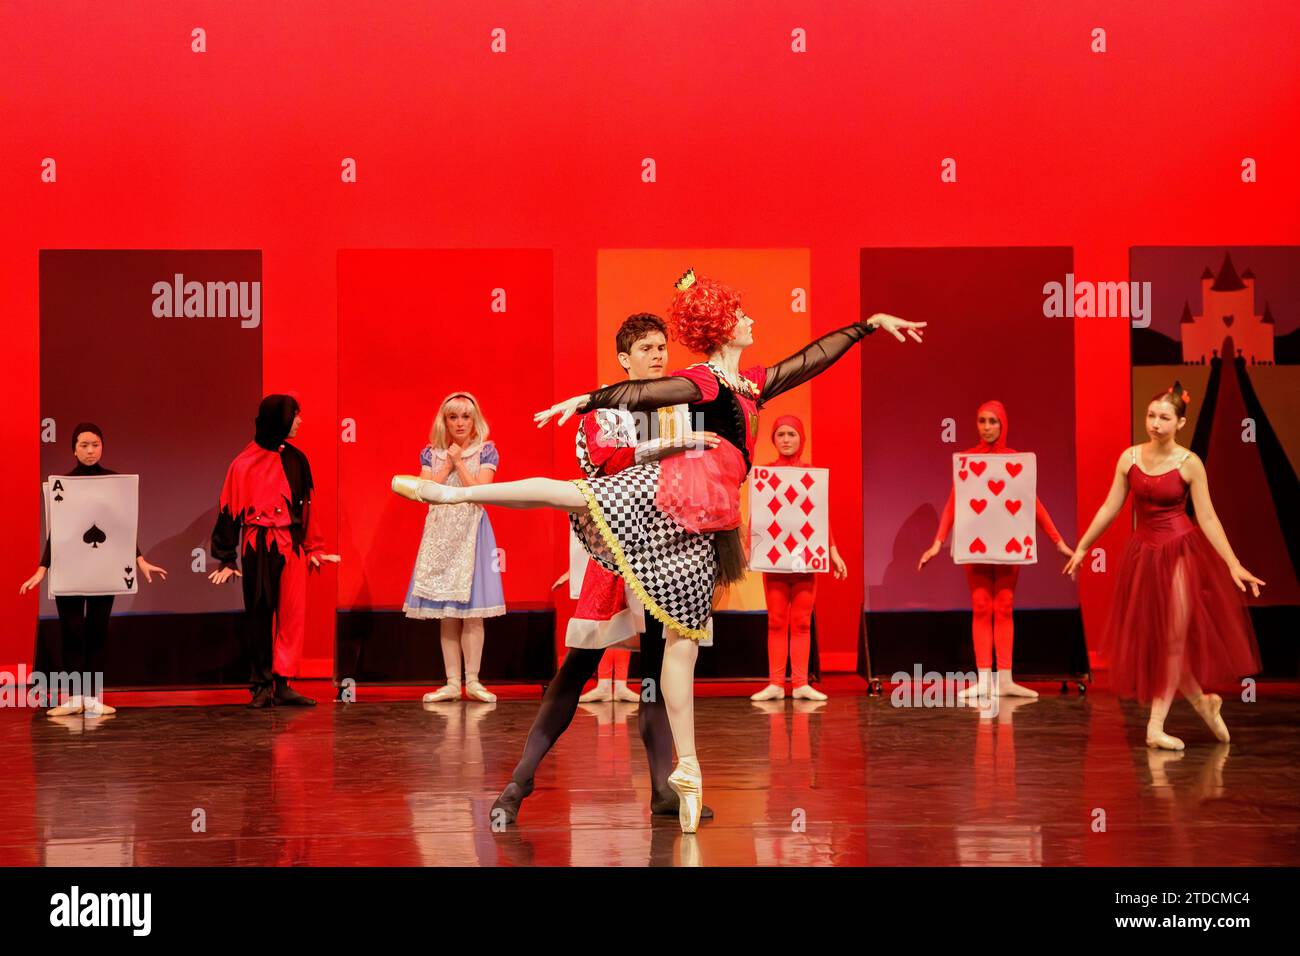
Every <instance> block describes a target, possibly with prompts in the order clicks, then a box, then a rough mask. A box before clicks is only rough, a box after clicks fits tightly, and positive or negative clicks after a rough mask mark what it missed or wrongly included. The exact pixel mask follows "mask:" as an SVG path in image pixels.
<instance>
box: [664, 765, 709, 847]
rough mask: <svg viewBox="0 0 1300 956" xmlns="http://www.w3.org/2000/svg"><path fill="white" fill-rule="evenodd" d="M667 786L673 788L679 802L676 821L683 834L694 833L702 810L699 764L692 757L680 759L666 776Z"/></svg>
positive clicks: (702, 791) (697, 827)
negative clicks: (675, 767)
mask: <svg viewBox="0 0 1300 956" xmlns="http://www.w3.org/2000/svg"><path fill="white" fill-rule="evenodd" d="M668 786H670V787H672V788H673V793H675V794H677V799H678V801H680V802H679V804H678V808H677V820H678V822H679V823H680V824H681V825H682V832H683V833H694V832H695V831H696V830H698V829H699V826H700V814H701V812H702V811H703V808H704V781H703V779H702V778H701V777H700V762H699V761H698V760H696V759H695V758H694V757H682V758H681V759H679V760H678V761H677V769H676V770H674V771H673V772H672V773H671V774H669V775H668Z"/></svg>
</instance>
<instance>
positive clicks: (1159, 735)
mask: <svg viewBox="0 0 1300 956" xmlns="http://www.w3.org/2000/svg"><path fill="white" fill-rule="evenodd" d="M1147 746H1148V747H1151V748H1153V749H1155V750H1182V749H1183V747H1184V744H1183V742H1182V741H1181V740H1179V739H1178V738H1177V737H1173V736H1170V735H1169V734H1167V733H1165V732H1164V731H1163V730H1161V731H1157V732H1155V733H1153V732H1152V731H1151V728H1150V727H1148V728H1147Z"/></svg>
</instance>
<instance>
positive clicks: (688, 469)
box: [570, 322, 874, 641]
mask: <svg viewBox="0 0 1300 956" xmlns="http://www.w3.org/2000/svg"><path fill="white" fill-rule="evenodd" d="M872 331H874V328H873V327H871V326H868V325H866V324H865V323H862V322H858V323H855V324H853V325H850V326H847V327H845V328H843V329H839V330H837V331H835V332H831V333H829V334H827V335H824V336H822V337H821V338H819V339H817V340H816V341H814V342H812V343H811V344H809V345H807V346H805V347H804V348H803V349H801V350H800V351H799V352H797V353H795V354H794V355H792V356H790V357H789V358H787V359H785V360H783V361H781V362H779V363H778V364H776V365H775V366H771V367H767V368H765V367H763V366H761V365H758V366H754V367H752V368H748V369H743V370H742V371H741V373H740V377H739V379H738V380H737V381H734V382H733V381H729V380H728V378H727V376H726V375H725V374H724V372H723V371H722V370H721V369H719V368H717V367H715V366H712V365H709V364H700V365H693V366H691V367H690V368H687V369H683V370H681V371H678V372H674V373H673V374H672V375H669V376H667V377H665V378H661V379H645V380H639V381H638V380H634V381H628V382H622V383H619V384H617V385H609V386H606V387H605V388H601V389H597V390H596V391H594V392H592V393H591V394H590V395H589V396H588V399H587V402H586V405H585V406H584V407H585V409H587V410H594V409H598V408H621V409H625V410H627V411H631V412H638V411H641V412H649V411H652V410H654V409H657V408H661V407H663V406H666V405H681V404H685V405H687V406H688V408H687V413H688V415H689V420H690V421H691V422H692V427H693V428H694V430H696V431H712V432H716V433H717V434H718V435H719V436H721V438H722V441H721V442H720V443H719V444H718V446H717V447H716V448H712V449H708V450H705V451H697V452H694V453H692V454H689V455H676V456H672V457H669V458H665V459H664V460H663V461H662V462H651V463H647V464H644V465H634V466H633V467H631V468H627V469H625V470H624V471H621V472H619V473H617V474H613V475H604V476H601V477H597V478H588V479H580V480H578V481H577V482H576V484H577V486H578V488H579V490H581V492H582V494H583V496H584V497H585V498H586V499H587V511H586V512H584V513H579V514H572V515H570V522H571V525H572V527H573V530H574V533H575V534H576V535H577V536H578V539H579V540H580V541H581V542H582V544H583V547H585V548H586V549H587V551H588V552H589V553H590V554H591V556H592V557H593V558H595V560H596V561H597V562H598V563H599V564H601V565H602V566H604V567H605V568H607V569H608V570H610V571H613V572H617V573H619V574H621V575H622V577H623V579H624V581H626V582H627V584H628V586H629V587H630V588H631V589H632V591H633V593H635V594H636V596H637V597H638V598H639V599H640V600H641V603H642V604H643V605H644V606H645V609H646V610H647V611H649V612H650V614H652V615H653V616H654V617H655V618H656V619H657V620H659V621H661V622H662V623H663V625H664V626H665V627H667V628H671V629H672V630H674V631H676V632H677V633H679V634H681V635H683V636H685V637H688V638H691V639H693V640H697V641H699V640H703V639H705V638H707V637H708V634H709V632H708V629H707V628H706V623H707V622H708V619H709V616H710V614H711V612H712V606H713V592H714V588H715V587H716V586H717V585H718V584H729V583H731V582H732V581H735V580H738V579H739V578H740V577H741V576H742V575H743V574H744V569H745V561H744V552H743V548H742V546H741V543H740V541H741V536H740V534H739V528H740V486H741V484H742V483H743V482H744V480H745V477H746V475H747V474H748V473H749V468H750V465H751V464H752V462H753V452H754V444H755V441H756V440H757V438H758V413H759V409H760V408H761V407H762V406H763V404H764V403H766V402H767V401H770V400H771V399H773V398H775V397H776V396H777V395H780V394H782V393H783V392H786V391H788V390H790V389H792V388H794V387H796V386H798V385H801V384H803V383H804V382H806V381H808V380H809V379H811V378H813V377H814V376H815V375H818V374H819V373H821V372H823V371H825V370H826V369H827V368H829V367H830V366H831V365H832V364H833V363H834V362H835V361H836V360H837V359H838V358H840V356H842V355H843V354H844V353H845V352H847V351H848V350H849V348H850V347H852V346H853V344H854V343H855V342H857V341H859V340H860V339H861V338H862V337H863V336H865V335H868V334H870V333H871V332H872Z"/></svg>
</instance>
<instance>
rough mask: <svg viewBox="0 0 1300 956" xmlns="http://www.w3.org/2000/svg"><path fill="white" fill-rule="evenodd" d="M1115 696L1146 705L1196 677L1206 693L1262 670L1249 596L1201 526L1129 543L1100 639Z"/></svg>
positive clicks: (1133, 540)
mask: <svg viewBox="0 0 1300 956" xmlns="http://www.w3.org/2000/svg"><path fill="white" fill-rule="evenodd" d="M1102 652H1103V654H1104V655H1105V657H1106V659H1107V660H1108V661H1109V662H1110V676H1111V681H1112V684H1113V686H1114V688H1115V692H1116V693H1117V694H1120V695H1121V696H1124V697H1137V698H1138V699H1139V700H1141V701H1143V702H1148V701H1150V700H1152V699H1153V698H1157V697H1163V696H1164V695H1165V693H1166V692H1167V691H1168V690H1169V688H1170V687H1171V686H1173V687H1177V685H1178V682H1179V681H1180V680H1181V677H1182V675H1183V674H1185V673H1187V674H1190V675H1191V676H1192V677H1193V678H1195V679H1196V682H1197V683H1199V684H1200V685H1201V686H1203V687H1216V686H1218V687H1223V686H1225V685H1229V684H1235V683H1237V682H1238V681H1240V679H1241V678H1242V677H1245V676H1247V675H1249V674H1256V673H1258V672H1259V670H1260V663H1259V648H1258V646H1257V645H1256V643H1255V631H1254V628H1253V627H1252V626H1251V623H1250V615H1249V614H1248V613H1247V611H1246V600H1245V596H1244V595H1243V594H1242V593H1241V591H1239V590H1238V589H1237V586H1236V584H1234V583H1233V581H1232V576H1231V575H1229V574H1228V568H1227V566H1226V565H1225V564H1224V563H1223V559H1222V558H1220V557H1219V555H1218V554H1217V553H1216V552H1215V550H1214V548H1213V547H1212V546H1211V545H1210V542H1209V540H1208V539H1207V538H1206V537H1205V534H1204V533H1203V532H1202V531H1201V529H1200V528H1197V527H1192V528H1191V529H1190V530H1188V531H1186V532H1184V533H1182V534H1179V535H1177V536H1176V537H1173V538H1170V539H1164V540H1152V539H1148V538H1144V537H1142V536H1141V535H1134V536H1133V537H1132V538H1130V539H1129V543H1128V547H1127V548H1126V549H1125V551H1124V556H1123V558H1122V559H1121V561H1120V566H1119V574H1118V576H1117V580H1116V584H1115V595H1114V601H1113V603H1112V604H1111V613H1110V621H1109V622H1108V624H1107V626H1106V634H1105V638H1104V640H1103V641H1102Z"/></svg>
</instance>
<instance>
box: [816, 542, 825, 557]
mask: <svg viewBox="0 0 1300 956" xmlns="http://www.w3.org/2000/svg"><path fill="white" fill-rule="evenodd" d="M825 553H826V549H825V548H823V547H822V546H821V545H820V544H819V545H817V557H819V558H820V557H821V556H822V555H823V554H825Z"/></svg>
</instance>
